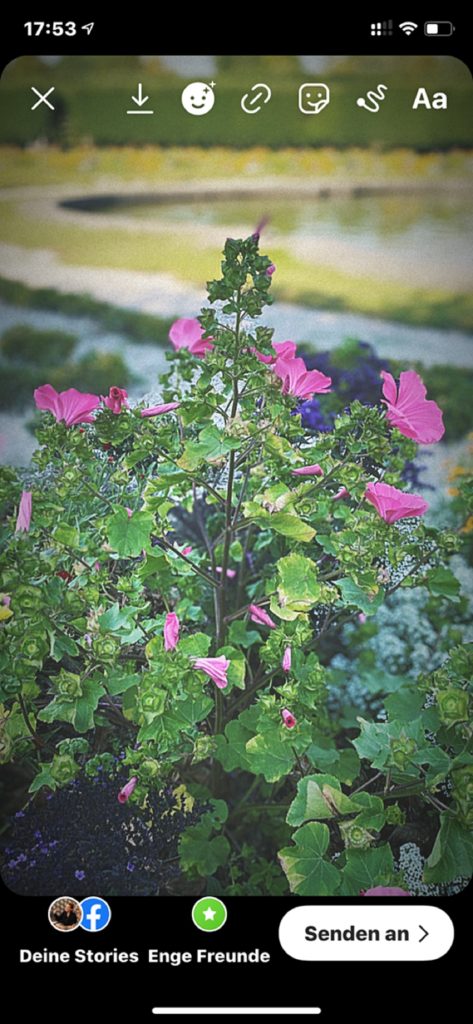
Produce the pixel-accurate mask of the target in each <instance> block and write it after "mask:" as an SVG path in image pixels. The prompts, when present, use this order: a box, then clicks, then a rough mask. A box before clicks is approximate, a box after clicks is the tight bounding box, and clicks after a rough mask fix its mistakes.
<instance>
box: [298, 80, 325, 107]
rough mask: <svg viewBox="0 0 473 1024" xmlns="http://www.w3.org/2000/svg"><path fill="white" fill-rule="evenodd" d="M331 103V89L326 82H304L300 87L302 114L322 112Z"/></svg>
mask: <svg viewBox="0 0 473 1024" xmlns="http://www.w3.org/2000/svg"><path fill="white" fill-rule="evenodd" d="M329 103H330V89H329V87H328V85H325V82H304V85H301V87H300V89H299V110H300V112H301V114H320V112H321V110H325V107H327V106H328V104H329Z"/></svg>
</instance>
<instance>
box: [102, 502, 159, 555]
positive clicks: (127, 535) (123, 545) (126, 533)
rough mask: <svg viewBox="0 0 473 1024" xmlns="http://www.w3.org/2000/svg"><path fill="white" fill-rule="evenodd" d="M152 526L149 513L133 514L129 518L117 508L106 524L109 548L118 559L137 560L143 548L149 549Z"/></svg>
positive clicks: (121, 509)
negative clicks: (116, 554)
mask: <svg viewBox="0 0 473 1024" xmlns="http://www.w3.org/2000/svg"><path fill="white" fill-rule="evenodd" d="M153 526H154V520H153V516H152V515H151V513H150V512H134V513H133V515H132V516H129V515H128V512H127V511H126V509H125V508H117V510H116V512H114V514H113V516H111V518H110V520H109V523H108V541H109V544H110V547H111V548H112V549H113V551H117V552H118V554H119V555H120V558H137V556H138V555H141V552H142V550H143V548H145V549H148V548H149V546H150V535H151V531H152V529H153Z"/></svg>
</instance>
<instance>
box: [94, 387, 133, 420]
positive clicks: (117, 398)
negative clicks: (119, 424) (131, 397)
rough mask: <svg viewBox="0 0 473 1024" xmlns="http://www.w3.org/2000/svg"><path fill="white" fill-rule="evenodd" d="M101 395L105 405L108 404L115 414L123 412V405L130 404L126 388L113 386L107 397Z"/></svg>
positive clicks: (108, 407)
mask: <svg viewBox="0 0 473 1024" xmlns="http://www.w3.org/2000/svg"><path fill="white" fill-rule="evenodd" d="M100 397H101V399H102V402H103V403H104V405H106V406H107V409H111V411H112V412H113V413H115V415H118V413H120V412H121V410H122V406H125V407H126V406H127V405H128V403H127V398H128V392H127V391H125V389H124V388H117V387H111V388H110V390H109V392H108V396H107V398H104V396H103V395H101V396H100Z"/></svg>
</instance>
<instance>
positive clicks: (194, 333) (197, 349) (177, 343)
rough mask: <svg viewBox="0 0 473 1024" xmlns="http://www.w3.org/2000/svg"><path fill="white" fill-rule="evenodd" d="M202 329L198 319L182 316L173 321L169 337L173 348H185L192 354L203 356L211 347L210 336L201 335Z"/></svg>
mask: <svg viewBox="0 0 473 1024" xmlns="http://www.w3.org/2000/svg"><path fill="white" fill-rule="evenodd" d="M203 334H204V330H203V328H202V327H201V325H200V323H199V321H198V320H195V319H190V318H188V317H182V318H181V319H180V320H176V321H175V323H173V325H172V327H171V330H170V331H169V338H170V341H172V344H173V345H174V348H175V349H179V348H187V349H189V352H192V354H193V355H194V356H205V353H206V352H207V351H209V350H210V349H212V348H213V347H214V346H213V345H212V342H211V339H210V338H204V337H203Z"/></svg>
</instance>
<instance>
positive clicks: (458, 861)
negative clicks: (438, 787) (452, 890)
mask: <svg viewBox="0 0 473 1024" xmlns="http://www.w3.org/2000/svg"><path fill="white" fill-rule="evenodd" d="M472 874H473V835H472V834H471V832H470V831H468V830H467V829H466V828H464V827H463V825H461V824H460V822H459V821H457V819H456V818H454V817H453V816H452V815H451V814H441V815H440V829H439V831H438V833H437V837H436V839H435V842H434V845H433V847H432V851H431V853H430V855H429V857H428V858H427V862H426V865H425V868H424V881H425V882H428V883H431V882H433V883H437V882H452V881H453V880H454V879H455V878H458V877H459V876H463V877H464V878H471V876H472Z"/></svg>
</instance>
